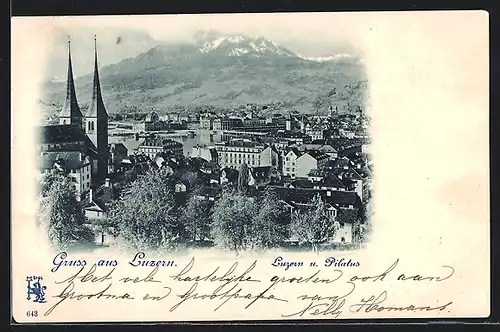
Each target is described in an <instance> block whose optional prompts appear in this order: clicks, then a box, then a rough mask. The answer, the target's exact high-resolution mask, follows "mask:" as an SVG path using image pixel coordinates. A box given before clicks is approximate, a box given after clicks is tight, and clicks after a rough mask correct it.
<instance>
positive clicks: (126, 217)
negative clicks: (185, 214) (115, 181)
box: [108, 170, 183, 250]
mask: <svg viewBox="0 0 500 332" xmlns="http://www.w3.org/2000/svg"><path fill="white" fill-rule="evenodd" d="M167 180H168V175H167V174H165V173H164V172H162V171H158V170H150V171H148V172H146V174H144V175H139V176H138V177H137V179H136V180H135V181H134V182H132V183H130V185H129V187H128V188H127V189H125V190H124V192H123V195H122V198H121V199H120V200H118V201H117V202H116V203H115V204H114V205H113V206H112V207H111V209H110V211H109V215H108V217H109V219H110V222H111V224H113V225H115V227H116V228H117V230H118V237H119V238H120V239H121V240H123V242H124V243H125V244H128V245H129V246H131V247H133V248H135V249H137V250H147V249H151V250H160V249H167V250H170V249H174V248H176V247H177V245H178V244H179V241H180V239H181V237H182V235H183V230H182V227H180V225H179V223H178V218H177V214H176V209H175V206H174V198H173V190H172V188H170V187H169V186H168V181H167Z"/></svg>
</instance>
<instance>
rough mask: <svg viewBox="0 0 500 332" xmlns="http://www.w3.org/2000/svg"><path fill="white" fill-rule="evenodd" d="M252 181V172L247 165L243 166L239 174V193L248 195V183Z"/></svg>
mask: <svg viewBox="0 0 500 332" xmlns="http://www.w3.org/2000/svg"><path fill="white" fill-rule="evenodd" d="M249 179H250V170H249V169H248V165H247V164H242V165H241V166H240V169H239V174H238V191H239V192H240V193H243V194H246V193H247V192H248V181H249Z"/></svg>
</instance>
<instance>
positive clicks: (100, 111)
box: [86, 35, 107, 117]
mask: <svg viewBox="0 0 500 332" xmlns="http://www.w3.org/2000/svg"><path fill="white" fill-rule="evenodd" d="M104 115H106V116H107V113H106V109H105V107H104V102H103V101H102V95H101V82H100V81H99V65H98V63H97V39H96V36H95V35H94V85H93V89H92V100H91V102H90V105H89V109H88V111H87V114H86V116H87V117H100V116H104Z"/></svg>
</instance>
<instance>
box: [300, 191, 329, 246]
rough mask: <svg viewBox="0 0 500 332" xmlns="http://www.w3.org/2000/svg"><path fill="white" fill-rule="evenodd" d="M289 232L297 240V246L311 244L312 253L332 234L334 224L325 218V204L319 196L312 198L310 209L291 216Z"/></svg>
mask: <svg viewBox="0 0 500 332" xmlns="http://www.w3.org/2000/svg"><path fill="white" fill-rule="evenodd" d="M291 231H292V234H293V235H294V236H296V237H297V238H298V239H299V244H300V243H309V244H311V247H312V250H313V251H314V252H317V251H319V244H320V243H324V242H325V241H327V240H328V238H329V237H331V236H332V235H333V234H334V232H335V228H334V223H333V222H332V221H331V220H330V219H329V218H328V217H327V215H326V213H325V204H324V203H323V201H322V200H321V197H320V196H319V195H316V196H315V197H314V198H313V200H312V207H310V208H309V209H306V210H305V211H302V212H298V211H296V212H295V213H294V214H293V215H292V223H291Z"/></svg>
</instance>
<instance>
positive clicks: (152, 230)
mask: <svg viewBox="0 0 500 332" xmlns="http://www.w3.org/2000/svg"><path fill="white" fill-rule="evenodd" d="M488 29H489V18H488V13H487V12H484V11H440V12H438V11H436V12H433V11H428V12H424V11H422V12H358V13H288V14H278V13H276V14H227V15H152V16H99V17H89V16H86V17H85V16H81V17H22V18H21V17H16V18H13V19H12V108H11V114H12V142H11V147H12V221H11V223H12V224H11V225H12V227H11V229H12V234H11V236H12V263H11V274H12V279H11V287H12V288H11V289H12V293H11V294H12V304H11V305H12V312H13V320H14V321H15V322H18V323H56V322H67V323H72V322H80V323H82V322H87V323H90V322H199V321H246V320H252V321H255V320H272V321H284V320H287V321H295V320H301V319H318V320H325V319H352V320H355V319H367V318H427V319H436V318H437V319H439V318H457V317H459V318H473V317H488V316H489V315H490V265H489V264H490V245H489V243H490V242H489V241H490V233H489V229H490V215H489V208H490V203H489V133H488V131H489V35H488Z"/></svg>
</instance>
